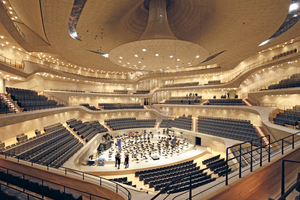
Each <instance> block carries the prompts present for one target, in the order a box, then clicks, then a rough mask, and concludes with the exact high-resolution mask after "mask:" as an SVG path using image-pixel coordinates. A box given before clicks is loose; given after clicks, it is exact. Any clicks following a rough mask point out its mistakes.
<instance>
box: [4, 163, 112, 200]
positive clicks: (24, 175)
mask: <svg viewBox="0 0 300 200" xmlns="http://www.w3.org/2000/svg"><path fill="white" fill-rule="evenodd" d="M0 168H3V169H5V170H6V171H7V173H8V172H9V171H13V172H17V173H19V174H21V175H22V176H23V179H24V178H25V177H26V176H29V177H33V178H35V179H38V180H41V181H42V186H44V182H45V181H46V182H49V183H52V184H55V185H58V186H61V187H63V188H64V193H65V191H66V188H67V189H71V190H74V191H78V192H81V193H85V194H88V195H89V196H90V199H91V197H98V198H101V199H105V200H109V199H107V198H105V197H101V196H98V195H94V194H91V193H88V192H84V191H82V190H77V189H75V188H71V187H68V186H65V185H61V184H58V183H54V182H52V181H48V180H46V179H42V178H39V177H36V176H32V175H29V174H25V173H23V172H19V171H16V170H12V169H9V168H6V167H3V166H0ZM42 192H43V190H42ZM41 195H42V196H45V195H44V194H43V193H42V194H41Z"/></svg>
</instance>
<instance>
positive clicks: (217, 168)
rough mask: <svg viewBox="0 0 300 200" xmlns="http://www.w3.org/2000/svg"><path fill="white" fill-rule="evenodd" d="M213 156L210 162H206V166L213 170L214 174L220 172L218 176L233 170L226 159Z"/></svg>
mask: <svg viewBox="0 0 300 200" xmlns="http://www.w3.org/2000/svg"><path fill="white" fill-rule="evenodd" d="M213 158H214V159H213V160H210V161H209V162H208V163H206V166H207V168H209V169H210V170H211V171H213V172H214V174H218V176H219V177H221V176H224V175H225V174H226V173H227V172H228V173H229V172H231V168H229V166H228V165H227V161H225V159H224V158H222V159H221V158H220V156H214V157H213ZM216 158H217V159H216Z"/></svg>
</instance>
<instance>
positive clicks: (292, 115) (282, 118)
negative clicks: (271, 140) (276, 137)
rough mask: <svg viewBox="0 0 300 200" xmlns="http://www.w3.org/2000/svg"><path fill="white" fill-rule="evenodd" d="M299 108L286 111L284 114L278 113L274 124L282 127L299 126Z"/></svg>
mask: <svg viewBox="0 0 300 200" xmlns="http://www.w3.org/2000/svg"><path fill="white" fill-rule="evenodd" d="M298 108H299V106H294V108H293V109H292V110H285V111H284V112H283V113H278V114H277V115H276V117H275V118H274V119H273V120H274V124H278V125H281V126H284V125H291V126H298V125H299V121H300V110H299V111H298V110H297V109H298Z"/></svg>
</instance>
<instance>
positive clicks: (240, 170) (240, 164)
mask: <svg viewBox="0 0 300 200" xmlns="http://www.w3.org/2000/svg"><path fill="white" fill-rule="evenodd" d="M239 178H242V145H241V144H240V163H239Z"/></svg>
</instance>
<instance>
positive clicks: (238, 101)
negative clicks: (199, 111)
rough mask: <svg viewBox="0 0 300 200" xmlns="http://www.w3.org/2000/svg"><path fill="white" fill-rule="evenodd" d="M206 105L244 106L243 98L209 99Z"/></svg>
mask: <svg viewBox="0 0 300 200" xmlns="http://www.w3.org/2000/svg"><path fill="white" fill-rule="evenodd" d="M205 105H220V106H244V105H246V104H245V103H244V102H243V100H242V99H209V100H208V102H207V103H205Z"/></svg>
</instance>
